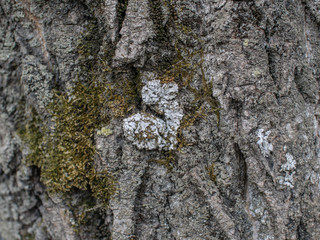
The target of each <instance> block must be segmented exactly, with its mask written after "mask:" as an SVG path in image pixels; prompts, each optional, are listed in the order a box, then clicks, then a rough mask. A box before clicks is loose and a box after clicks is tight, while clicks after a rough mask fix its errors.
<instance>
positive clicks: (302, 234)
mask: <svg viewBox="0 0 320 240" xmlns="http://www.w3.org/2000/svg"><path fill="white" fill-rule="evenodd" d="M297 238H298V240H310V239H311V237H310V234H309V233H308V231H307V228H306V225H305V223H304V221H303V220H302V219H300V223H299V225H298V228H297Z"/></svg>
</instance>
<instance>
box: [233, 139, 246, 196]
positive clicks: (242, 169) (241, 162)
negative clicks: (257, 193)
mask: <svg viewBox="0 0 320 240" xmlns="http://www.w3.org/2000/svg"><path fill="white" fill-rule="evenodd" d="M233 148H234V152H235V154H236V157H237V159H238V167H239V171H238V178H239V190H240V194H241V197H242V198H243V199H245V198H246V195H247V190H248V175H247V163H246V159H245V157H244V155H243V153H242V152H241V150H240V147H239V144H238V143H234V144H233Z"/></svg>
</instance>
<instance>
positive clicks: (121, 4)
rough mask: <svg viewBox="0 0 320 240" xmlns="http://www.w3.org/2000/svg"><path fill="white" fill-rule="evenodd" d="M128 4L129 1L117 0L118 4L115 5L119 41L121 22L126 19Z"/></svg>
mask: <svg viewBox="0 0 320 240" xmlns="http://www.w3.org/2000/svg"><path fill="white" fill-rule="evenodd" d="M128 2H129V0H118V4H117V19H118V31H117V35H118V36H119V39H120V38H121V34H120V31H121V28H122V24H123V21H124V19H125V17H126V13H127V7H128Z"/></svg>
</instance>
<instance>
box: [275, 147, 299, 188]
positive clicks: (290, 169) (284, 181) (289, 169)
mask: <svg viewBox="0 0 320 240" xmlns="http://www.w3.org/2000/svg"><path fill="white" fill-rule="evenodd" d="M286 159H287V162H286V163H285V164H283V165H282V166H281V169H280V171H281V172H284V173H285V174H286V175H285V176H284V177H283V176H279V177H278V180H279V183H280V184H281V185H284V186H287V187H289V188H293V184H294V180H293V175H294V174H295V173H296V172H295V171H294V170H295V169H296V161H295V160H294V159H293V156H292V155H291V154H290V153H286Z"/></svg>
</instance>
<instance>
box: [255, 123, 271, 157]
mask: <svg viewBox="0 0 320 240" xmlns="http://www.w3.org/2000/svg"><path fill="white" fill-rule="evenodd" d="M270 133H271V132H270V131H267V132H266V133H265V134H264V130H263V129H259V130H258V131H257V136H258V137H259V140H258V142H257V144H258V145H259V148H260V151H261V153H262V155H263V156H264V157H268V156H269V155H270V153H271V152H272V151H273V146H272V143H270V142H269V141H268V137H269V135H270Z"/></svg>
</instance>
